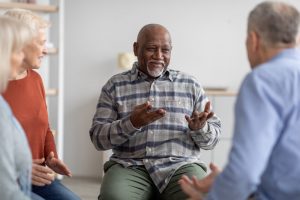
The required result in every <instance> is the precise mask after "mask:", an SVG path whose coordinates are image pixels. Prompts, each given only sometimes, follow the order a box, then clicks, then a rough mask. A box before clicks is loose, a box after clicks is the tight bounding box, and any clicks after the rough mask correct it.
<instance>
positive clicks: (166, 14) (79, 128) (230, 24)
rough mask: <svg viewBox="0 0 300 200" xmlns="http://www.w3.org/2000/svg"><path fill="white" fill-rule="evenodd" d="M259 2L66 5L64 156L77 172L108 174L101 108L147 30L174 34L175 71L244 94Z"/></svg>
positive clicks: (70, 1) (92, 1)
mask: <svg viewBox="0 0 300 200" xmlns="http://www.w3.org/2000/svg"><path fill="white" fill-rule="evenodd" d="M258 2H260V1H258V0H243V1H240V0H226V1H225V0H210V1H208V0H207V1H204V0H185V1H182V0H163V1H161V0H152V1H146V0H126V1H124V0H107V1H105V0H89V1H79V0H66V5H65V7H66V10H65V15H66V21H65V25H66V27H65V31H66V33H65V37H66V38H65V45H66V49H65V50H66V58H65V60H66V63H65V66H66V69H65V151H64V152H65V156H64V158H65V161H66V163H67V164H69V166H70V167H71V169H72V170H73V174H74V175H79V176H93V177H95V176H98V175H99V174H100V170H102V166H101V165H102V164H101V156H100V155H101V154H100V153H99V152H97V151H96V150H95V149H94V147H93V146H92V143H91V142H90V139H89V134H88V131H89V128H90V125H91V121H92V117H93V114H94V112H95V106H96V102H97V99H98V96H99V94H100V91H101V87H102V86H103V84H104V83H105V82H106V81H107V80H108V79H109V78H110V77H111V76H112V75H113V74H115V73H117V72H119V69H118V68H117V60H116V58H117V54H118V53H119V52H124V51H125V52H126V51H131V50H132V43H133V42H134V41H135V39H136V35H137V33H138V31H139V30H140V28H141V27H142V26H143V25H145V24H147V23H160V24H162V25H164V26H166V27H167V28H168V29H169V31H170V32H171V35H172V38H173V53H172V61H171V65H170V67H171V68H174V69H179V70H182V71H185V72H189V73H191V74H193V75H194V76H196V77H197V78H198V79H199V80H200V82H201V83H202V84H203V85H204V86H226V87H229V88H232V89H238V87H239V85H240V83H241V80H242V78H243V77H244V76H245V74H246V73H247V72H249V66H248V62H247V57H246V51H245V37H246V22H247V15H248V13H249V11H250V10H251V9H252V8H253V7H254V6H255V5H256V4H257V3H258ZM292 2H294V3H297V1H296V0H294V1H292ZM297 4H298V5H299V6H300V3H299V2H298V3H297ZM223 105H224V107H225V106H226V105H227V104H226V101H225V102H224V104H223ZM223 105H222V102H220V103H219V105H218V106H219V107H222V106H223ZM230 105H231V104H230ZM230 117H231V116H230ZM224 118H226V116H224ZM225 121H226V122H227V121H228V119H226V120H225ZM231 122H232V121H231ZM231 122H230V120H229V122H228V123H231ZM230 126H231V125H230ZM228 131H229V130H228Z"/></svg>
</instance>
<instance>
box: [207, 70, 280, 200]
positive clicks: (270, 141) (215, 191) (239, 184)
mask: <svg viewBox="0 0 300 200" xmlns="http://www.w3.org/2000/svg"><path fill="white" fill-rule="evenodd" d="M276 93H277V92H276V90H274V89H273V88H272V84H270V83H268V79H267V78H260V77H259V76H255V74H253V73H252V74H250V75H248V76H247V77H246V79H245V81H244V82H243V84H242V86H241V89H240V93H239V96H238V98H237V102H236V105H235V128H234V137H233V144H232V149H231V152H230V155H229V161H228V164H227V165H226V167H225V169H224V171H223V172H222V173H221V174H220V175H219V176H218V177H217V178H216V180H215V183H214V184H213V187H212V190H211V192H210V193H209V194H208V196H207V199H209V200H210V199H214V200H219V199H231V200H235V199H236V200H240V199H247V198H248V196H249V195H250V194H251V193H252V192H254V191H255V190H256V189H257V186H258V184H259V183H260V177H261V175H262V173H263V171H264V170H265V168H266V165H267V163H268V159H269V157H270V154H271V151H272V148H273V147H274V145H275V143H276V141H277V139H278V138H279V135H280V132H281V130H282V128H283V125H282V120H280V116H281V112H282V110H281V106H280V103H279V102H278V95H276Z"/></svg>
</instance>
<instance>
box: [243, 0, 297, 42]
mask: <svg viewBox="0 0 300 200" xmlns="http://www.w3.org/2000/svg"><path fill="white" fill-rule="evenodd" d="M299 23H300V14H299V11H298V10H297V9H296V8H295V7H293V6H291V5H289V4H286V3H282V2H271V1H266V2H262V3H260V4H258V5H257V6H256V7H255V8H254V9H253V10H252V11H251V12H250V14H249V18H248V33H249V32H251V31H255V32H257V34H258V35H259V36H260V37H261V38H262V42H263V44H264V46H265V47H286V46H289V45H296V43H297V36H298V31H299Z"/></svg>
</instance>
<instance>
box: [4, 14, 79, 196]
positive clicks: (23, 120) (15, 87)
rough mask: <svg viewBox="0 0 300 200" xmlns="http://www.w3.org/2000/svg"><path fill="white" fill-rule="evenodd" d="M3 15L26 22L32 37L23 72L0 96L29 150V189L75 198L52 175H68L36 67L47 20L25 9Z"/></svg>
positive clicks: (38, 192)
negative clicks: (57, 146)
mask: <svg viewBox="0 0 300 200" xmlns="http://www.w3.org/2000/svg"><path fill="white" fill-rule="evenodd" d="M5 15H7V16H10V17H12V18H14V19H17V20H18V21H20V22H22V23H24V24H26V25H28V26H29V27H30V29H31V32H32V33H33V39H32V41H31V42H30V43H28V44H27V45H26V46H25V47H24V54H25V58H24V60H23V63H22V64H21V65H22V72H21V73H20V74H19V75H18V76H17V77H16V79H15V80H12V81H10V82H9V85H8V87H7V90H6V92H5V93H4V94H3V97H4V98H5V99H6V100H7V102H8V104H9V105H10V106H11V108H12V110H13V113H14V114H15V116H16V118H17V119H18V120H19V122H20V124H21V125H22V127H23V129H24V131H25V133H26V136H27V139H28V142H29V146H30V149H31V153H32V158H33V163H32V192H33V193H34V194H37V195H39V196H41V197H43V198H44V199H47V200H54V199H68V200H77V199H79V197H77V196H76V195H75V194H74V193H73V192H71V191H70V190H69V189H68V188H66V187H65V186H64V185H62V184H61V182H60V181H59V180H57V179H55V178H54V177H55V176H54V174H55V173H58V174H61V175H66V176H71V172H70V170H69V169H68V167H67V166H66V165H65V164H64V163H63V161H61V160H59V159H58V156H57V153H56V147H55V142H54V137H53V134H52V132H51V129H50V127H49V120H48V112H47V105H46V100H45V98H46V97H45V90H44V85H43V81H42V79H41V77H40V75H39V74H38V73H37V72H36V71H34V70H33V69H39V68H40V66H41V61H42V58H43V57H44V56H45V55H46V54H47V50H46V47H45V43H46V29H47V28H48V27H49V23H48V22H47V21H45V20H44V19H43V18H41V17H40V16H38V15H36V14H34V13H33V12H31V11H28V10H24V9H11V10H8V11H7V12H6V13H5Z"/></svg>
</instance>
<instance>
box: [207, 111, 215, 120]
mask: <svg viewBox="0 0 300 200" xmlns="http://www.w3.org/2000/svg"><path fill="white" fill-rule="evenodd" d="M214 114H215V113H214V112H210V113H209V114H208V115H207V117H206V118H207V119H209V118H212V117H213V116H214Z"/></svg>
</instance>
